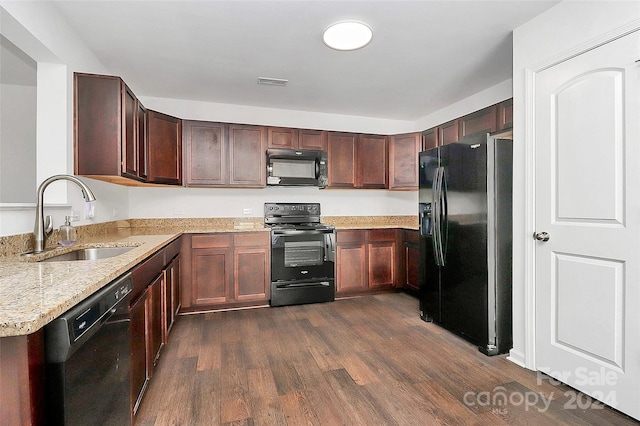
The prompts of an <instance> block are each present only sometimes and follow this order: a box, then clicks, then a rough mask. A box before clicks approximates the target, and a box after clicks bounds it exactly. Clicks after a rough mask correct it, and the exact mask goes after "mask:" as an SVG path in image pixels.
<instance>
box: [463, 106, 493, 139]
mask: <svg viewBox="0 0 640 426" xmlns="http://www.w3.org/2000/svg"><path fill="white" fill-rule="evenodd" d="M497 110H498V108H497V106H496V105H492V106H490V107H487V108H484V109H481V110H480V111H476V112H474V113H471V114H467V115H465V116H464V117H462V118H461V119H460V138H464V137H465V136H469V135H473V134H474V133H479V132H485V133H493V132H495V131H496V130H497V128H498V126H497V119H498V114H497Z"/></svg>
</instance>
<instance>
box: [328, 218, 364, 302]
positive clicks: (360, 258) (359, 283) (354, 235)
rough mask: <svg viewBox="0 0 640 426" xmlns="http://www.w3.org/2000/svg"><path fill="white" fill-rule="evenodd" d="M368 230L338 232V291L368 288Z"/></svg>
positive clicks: (359, 290) (356, 290)
mask: <svg viewBox="0 0 640 426" xmlns="http://www.w3.org/2000/svg"><path fill="white" fill-rule="evenodd" d="M365 239H366V231H363V230H359V229H357V230H348V231H344V230H340V231H338V232H337V233H336V240H337V241H336V242H337V244H336V292H337V293H349V292H361V291H365V290H366V289H367V282H368V277H367V265H366V262H367V246H366V243H365Z"/></svg>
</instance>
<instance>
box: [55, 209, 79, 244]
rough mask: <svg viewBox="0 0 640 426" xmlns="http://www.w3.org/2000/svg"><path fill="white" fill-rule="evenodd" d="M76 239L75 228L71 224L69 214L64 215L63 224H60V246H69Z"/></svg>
mask: <svg viewBox="0 0 640 426" xmlns="http://www.w3.org/2000/svg"><path fill="white" fill-rule="evenodd" d="M77 239H78V233H77V232H76V228H74V227H73V226H71V216H65V217H64V225H62V226H60V242H59V243H58V244H60V245H61V246H65V247H66V246H70V245H73V243H75V242H76V240H77Z"/></svg>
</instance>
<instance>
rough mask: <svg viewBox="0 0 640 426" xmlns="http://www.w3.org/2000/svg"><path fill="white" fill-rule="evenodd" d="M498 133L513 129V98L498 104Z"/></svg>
mask: <svg viewBox="0 0 640 426" xmlns="http://www.w3.org/2000/svg"><path fill="white" fill-rule="evenodd" d="M497 125H498V129H497V130H498V131H502V130H506V129H510V128H512V127H513V98H512V99H507V100H506V101H502V102H500V103H499V104H498V124H497Z"/></svg>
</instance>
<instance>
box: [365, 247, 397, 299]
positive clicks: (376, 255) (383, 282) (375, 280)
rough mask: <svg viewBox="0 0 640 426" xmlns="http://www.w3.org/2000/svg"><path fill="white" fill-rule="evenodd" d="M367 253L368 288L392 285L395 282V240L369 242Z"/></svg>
mask: <svg viewBox="0 0 640 426" xmlns="http://www.w3.org/2000/svg"><path fill="white" fill-rule="evenodd" d="M367 250H368V255H369V265H368V266H369V270H368V273H369V288H372V289H375V288H381V287H393V286H394V285H395V282H396V243H395V241H380V242H371V243H369V244H368V247H367Z"/></svg>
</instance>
